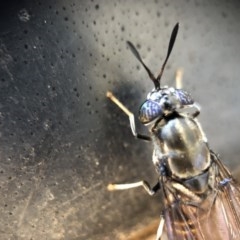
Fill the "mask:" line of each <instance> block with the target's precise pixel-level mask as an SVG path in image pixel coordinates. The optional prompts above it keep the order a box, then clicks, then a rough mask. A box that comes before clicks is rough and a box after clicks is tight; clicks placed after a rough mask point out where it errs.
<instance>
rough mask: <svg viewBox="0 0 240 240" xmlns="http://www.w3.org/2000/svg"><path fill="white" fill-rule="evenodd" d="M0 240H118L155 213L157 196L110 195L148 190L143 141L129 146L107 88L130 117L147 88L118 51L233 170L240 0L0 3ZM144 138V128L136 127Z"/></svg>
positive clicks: (239, 98)
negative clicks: (172, 99)
mask: <svg viewBox="0 0 240 240" xmlns="http://www.w3.org/2000/svg"><path fill="white" fill-rule="evenodd" d="M0 9H1V10H0V195H1V197H0V213H1V219H0V239H2V240H5V239H10V240H15V239H19V240H26V239H32V240H33V239H37V240H38V239H39V240H42V239H69V240H71V239H80V240H85V239H90V240H91V239H94V240H96V239H106V240H107V239H115V238H116V237H114V235H115V234H117V233H119V232H122V231H123V232H124V231H127V230H128V229H130V228H131V227H132V226H135V225H136V224H137V223H139V222H142V223H145V222H146V223H147V222H148V221H150V220H151V219H152V218H156V217H158V216H159V215H160V204H159V196H156V197H154V198H151V197H149V196H148V195H147V194H146V193H145V192H144V190H142V189H135V190H129V191H125V192H111V193H109V192H107V190H106V186H107V184H108V183H109V182H127V181H136V180H140V179H146V180H149V181H150V182H151V183H152V184H153V183H155V181H156V178H157V175H156V174H155V171H154V169H153V166H152V164H151V144H149V143H145V142H141V141H138V140H135V139H134V138H133V137H132V134H131V131H130V129H129V123H128V119H127V117H126V116H125V115H124V114H123V113H122V112H121V110H119V109H118V108H117V107H116V106H115V105H114V104H113V103H111V102H110V101H109V100H107V99H106V97H105V92H106V90H112V91H113V92H114V93H115V94H116V95H117V96H118V97H119V98H120V99H121V100H122V101H123V102H124V103H125V104H126V105H127V106H128V108H129V109H131V110H132V111H133V112H134V113H135V114H137V111H138V106H139V105H140V104H141V103H142V102H143V101H144V99H145V96H146V94H147V93H148V91H149V90H150V89H152V88H153V86H152V83H151V82H150V81H149V80H148V76H147V74H146V72H145V71H144V69H143V68H142V67H141V66H140V64H139V63H138V62H137V60H136V59H135V58H134V56H133V55H132V53H131V52H130V51H129V50H128V49H127V47H126V44H125V41H126V40H130V41H132V42H133V43H135V45H136V46H137V47H138V50H139V51H140V52H141V55H142V57H143V59H144V61H145V62H146V64H147V65H148V66H149V67H150V68H151V69H152V70H153V72H158V70H159V68H160V66H161V64H162V62H163V60H164V58H165V54H166V49H167V45H168V41H169V36H170V34H171V30H172V28H173V26H174V25H175V23H176V22H178V21H179V22H180V31H179V35H178V37H177V41H176V44H175V47H174V49H173V52H172V55H171V57H170V60H169V62H168V65H167V68H166V71H165V73H164V76H163V79H162V81H163V83H164V84H168V85H173V84H174V75H175V71H176V69H177V68H178V67H182V68H183V69H184V86H185V89H186V90H188V91H190V92H191V93H192V95H193V96H194V97H195V99H196V101H197V102H199V103H200V104H201V106H202V112H201V116H200V121H201V122H202V125H203V128H204V129H205V132H206V134H207V136H208V139H209V142H210V145H211V147H212V148H213V149H215V151H217V152H219V153H220V154H221V156H222V158H223V159H224V162H225V163H226V164H227V165H228V166H229V167H230V168H232V169H233V168H235V167H237V166H238V164H239V153H240V147H239V146H240V143H239V139H240V137H239V128H240V120H239V116H240V105H239V102H240V95H239V92H240V79H239V75H240V67H239V62H240V48H239V43H240V19H239V18H240V17H239V16H240V15H239V12H240V3H239V1H233V0H232V1H225V0H215V1H191V0H189V1H187V0H185V1H184V0H179V1H171V3H170V2H169V1H161V0H159V1H157V0H156V1H133V0H131V1H110V0H103V1H96V0H92V1H72V0H69V1H53V0H49V1H27V0H26V1H11V2H10V1H9V3H8V2H6V3H5V4H3V3H1V6H0ZM138 127H139V128H140V129H141V131H144V129H143V128H142V127H141V126H140V124H139V123H138Z"/></svg>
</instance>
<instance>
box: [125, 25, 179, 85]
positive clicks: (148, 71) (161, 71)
mask: <svg viewBox="0 0 240 240" xmlns="http://www.w3.org/2000/svg"><path fill="white" fill-rule="evenodd" d="M178 28H179V24H178V23H177V24H176V25H175V27H174V28H173V30H172V34H171V37H170V41H169V45H168V51H167V56H166V59H165V61H164V63H163V65H162V67H161V70H160V73H159V74H158V76H157V78H155V77H154V75H153V74H152V72H151V71H150V69H149V68H148V67H147V66H146V64H145V63H144V62H143V60H142V58H141V56H140V54H139V52H138V51H137V49H136V47H135V46H134V45H133V44H132V43H131V42H129V41H127V44H128V46H129V48H130V50H131V51H132V53H133V55H134V56H135V57H136V58H137V59H138V61H139V62H140V63H141V64H142V65H143V67H144V68H145V70H146V71H147V73H148V76H149V77H150V79H151V80H152V81H153V83H154V86H155V88H156V89H157V90H158V89H160V80H161V77H162V74H163V71H164V68H165V65H166V63H167V61H168V58H169V56H170V54H171V51H172V49H173V45H174V43H175V40H176V37H177V33H178Z"/></svg>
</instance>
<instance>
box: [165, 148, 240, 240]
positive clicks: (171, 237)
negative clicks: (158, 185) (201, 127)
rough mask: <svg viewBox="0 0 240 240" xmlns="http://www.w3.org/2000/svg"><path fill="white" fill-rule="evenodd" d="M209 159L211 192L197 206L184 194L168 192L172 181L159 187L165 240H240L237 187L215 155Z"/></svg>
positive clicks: (239, 211)
mask: <svg viewBox="0 0 240 240" xmlns="http://www.w3.org/2000/svg"><path fill="white" fill-rule="evenodd" d="M211 157H212V160H213V166H212V169H211V170H212V171H213V172H214V174H213V175H212V179H211V177H210V180H209V181H212V182H213V188H210V190H209V191H208V192H207V193H206V196H205V197H202V199H200V201H199V202H196V201H195V200H194V199H191V197H189V196H190V195H188V196H186V194H184V191H182V192H181V191H177V192H176V191H175V190H174V191H172V189H173V187H172V186H173V181H172V180H168V182H167V183H166V182H165V183H164V184H163V186H164V187H163V188H164V202H165V209H164V211H163V215H164V219H165V226H164V231H165V233H164V234H163V235H167V236H168V240H193V239H194V240H209V239H211V240H234V239H236V240H237V239H238V240H239V239H240V186H239V184H238V183H237V182H236V181H235V180H234V179H233V178H232V176H231V174H230V173H229V172H228V170H227V169H226V167H225V166H224V165H223V164H222V162H221V161H220V159H219V158H218V157H217V156H216V154H215V153H213V152H211ZM193 196H195V195H194V193H193Z"/></svg>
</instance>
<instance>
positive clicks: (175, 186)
mask: <svg viewBox="0 0 240 240" xmlns="http://www.w3.org/2000/svg"><path fill="white" fill-rule="evenodd" d="M178 28H179V25H178V23H177V24H176V25H175V27H174V28H173V31H172V34H171V37H170V41H169V46H168V51H167V56H166V59H165V61H164V63H163V65H162V67H161V70H160V73H159V74H158V76H157V77H155V76H154V75H153V74H152V72H151V71H150V69H149V68H148V67H147V66H146V65H145V63H144V62H143V60H142V58H141V56H140V54H139V52H138V51H137V49H136V48H135V47H134V45H133V44H132V43H131V42H127V44H128V46H129V48H130V50H131V51H132V53H133V54H134V56H135V57H136V58H137V59H138V61H139V62H140V63H141V64H142V66H143V67H144V68H145V69H146V71H147V73H148V75H149V77H150V79H151V80H152V82H153V84H154V89H153V90H152V91H151V92H150V93H149V94H148V96H147V100H146V101H145V102H144V103H143V104H142V105H141V106H140V110H139V120H140V122H141V123H143V124H144V125H146V126H148V128H149V134H150V136H145V135H142V134H139V133H138V132H137V131H136V127H135V118H134V115H133V113H131V112H130V111H129V110H128V109H127V108H126V107H125V106H124V105H123V104H122V103H121V102H120V101H119V100H118V99H117V98H116V97H115V96H114V95H113V94H112V93H111V92H107V97H109V98H110V99H111V100H112V101H113V102H114V103H115V104H117V105H118V107H120V108H121V109H122V110H123V111H124V112H125V113H126V114H127V115H128V116H129V120H130V126H131V130H132V133H133V135H134V136H135V137H136V138H139V139H143V140H147V141H151V142H152V144H153V155H152V162H153V164H154V166H155V168H156V171H157V173H158V182H157V183H156V185H155V186H153V187H150V184H149V183H148V182H147V181H139V182H135V183H128V184H109V185H108V190H110V191H112V190H125V189H130V188H135V187H140V186H142V187H144V189H145V190H146V191H147V192H148V194H150V195H154V194H155V193H156V192H157V191H161V192H162V195H161V196H162V203H163V209H162V212H161V216H160V224H159V227H158V230H157V236H156V239H157V240H159V239H163V238H164V239H165V237H166V238H167V239H169V240H192V239H196V240H199V239H201V240H209V239H215V240H219V239H222V240H223V239H224V240H226V239H229V240H230V239H240V187H239V185H238V183H237V182H236V181H235V180H234V179H233V177H232V175H231V174H230V172H229V171H228V169H227V168H226V167H225V166H224V164H223V163H222V161H221V160H220V158H219V157H218V155H217V154H215V153H214V152H213V151H212V150H211V149H210V148H209V145H208V142H207V138H206V136H205V134H204V132H203V130H202V128H201V125H200V123H199V122H198V120H197V116H198V115H199V113H200V108H199V106H198V105H197V104H196V103H195V102H194V100H193V98H192V97H191V95H190V94H189V93H188V92H186V91H184V90H183V89H180V88H173V87H166V86H165V87H161V85H160V80H161V77H162V74H163V71H164V68H165V65H166V63H167V61H168V58H169V55H170V53H171V51H172V48H173V45H174V42H175V39H176V36H177V33H178Z"/></svg>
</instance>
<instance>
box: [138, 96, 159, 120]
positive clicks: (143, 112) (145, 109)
mask: <svg viewBox="0 0 240 240" xmlns="http://www.w3.org/2000/svg"><path fill="white" fill-rule="evenodd" d="M162 116H163V112H162V109H161V107H160V105H159V104H158V103H156V102H154V101H152V100H146V101H145V102H144V103H143V104H142V105H141V107H140V110H139V120H140V121H141V123H143V124H147V123H150V122H152V121H153V120H155V119H156V118H160V117H162Z"/></svg>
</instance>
